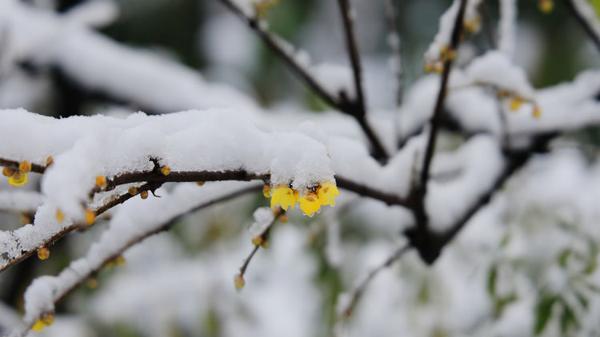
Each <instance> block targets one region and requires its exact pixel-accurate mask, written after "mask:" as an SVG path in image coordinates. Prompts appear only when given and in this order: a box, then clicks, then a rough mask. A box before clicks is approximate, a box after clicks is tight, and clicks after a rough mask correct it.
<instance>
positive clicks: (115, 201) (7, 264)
mask: <svg viewBox="0 0 600 337" xmlns="http://www.w3.org/2000/svg"><path fill="white" fill-rule="evenodd" d="M158 186H160V184H157V183H147V184H144V185H142V186H140V187H138V191H139V192H142V191H149V190H154V189H156V188H157V187H158ZM138 194H139V193H138ZM135 195H136V194H130V193H129V192H127V193H124V194H121V195H119V196H118V197H117V198H114V199H111V200H109V201H108V202H106V203H105V204H104V205H102V206H100V207H99V208H97V209H96V210H95V211H94V213H95V214H96V216H98V215H101V214H103V213H105V212H106V211H108V210H109V209H111V208H113V207H115V206H117V205H120V204H122V203H124V202H125V201H127V200H129V199H131V198H133V197H134V196H135ZM87 228H89V225H86V224H81V223H74V224H72V225H70V226H67V227H65V228H63V229H61V230H60V231H59V232H57V233H55V234H53V235H51V236H50V237H48V238H47V239H45V240H43V242H42V243H41V244H40V245H39V246H40V247H50V246H52V245H54V243H55V242H57V241H58V240H60V239H61V238H63V237H64V236H65V235H67V234H68V233H71V232H74V231H78V230H85V229H87ZM37 248H38V247H35V248H33V249H28V250H21V252H20V254H19V255H18V256H16V257H13V258H11V259H9V260H8V261H7V262H5V263H4V264H1V265H0V272H2V271H3V270H5V269H7V268H9V267H11V266H13V265H15V264H17V263H19V262H21V261H23V260H25V259H27V258H29V257H30V256H31V255H33V254H34V253H35V252H36V251H37Z"/></svg>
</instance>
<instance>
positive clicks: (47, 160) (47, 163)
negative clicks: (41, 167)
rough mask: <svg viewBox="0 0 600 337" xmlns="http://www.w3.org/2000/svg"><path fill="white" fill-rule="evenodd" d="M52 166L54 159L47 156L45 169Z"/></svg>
mask: <svg viewBox="0 0 600 337" xmlns="http://www.w3.org/2000/svg"><path fill="white" fill-rule="evenodd" d="M52 164H54V158H53V157H52V156H48V157H47V158H46V167H48V166H50V165H52Z"/></svg>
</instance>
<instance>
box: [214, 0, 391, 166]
mask: <svg viewBox="0 0 600 337" xmlns="http://www.w3.org/2000/svg"><path fill="white" fill-rule="evenodd" d="M219 1H221V3H223V5H225V6H226V7H227V8H228V9H229V10H231V11H232V12H233V13H234V14H236V15H237V16H238V17H239V18H240V19H242V20H243V21H244V22H245V23H246V24H247V25H248V27H250V29H252V30H253V31H254V32H255V33H256V34H257V35H258V37H260V38H261V40H262V41H263V42H264V43H265V44H266V45H267V46H268V47H269V48H270V49H271V50H272V51H273V52H274V53H275V54H276V55H277V56H278V57H279V58H280V59H281V60H282V61H283V62H284V63H285V64H286V65H287V66H288V67H289V68H290V69H291V70H292V72H293V73H295V74H296V75H297V76H298V77H300V78H301V79H302V80H303V81H304V82H305V83H306V84H307V85H308V87H310V88H311V89H312V90H313V91H314V92H315V93H316V94H317V95H318V96H319V97H320V98H321V99H323V101H325V103H327V104H328V105H330V106H332V107H333V108H335V109H337V110H339V111H340V112H343V113H345V114H347V115H350V116H352V117H354V118H355V119H356V121H357V122H358V124H359V125H360V127H361V128H362V129H363V131H364V133H365V135H366V137H367V139H368V140H369V142H370V143H371V146H372V148H373V155H374V157H375V158H377V159H379V160H382V161H385V160H386V159H387V154H386V152H385V149H384V147H383V145H382V143H381V141H380V140H379V138H378V137H377V136H376V135H375V132H374V131H373V129H372V128H371V127H370V125H369V124H368V122H367V120H366V114H365V109H364V107H362V108H360V107H358V106H357V104H355V103H354V102H352V101H350V100H348V98H347V97H345V96H344V95H340V97H336V96H334V95H333V94H332V93H330V92H329V91H327V89H325V88H324V87H323V86H322V85H321V84H320V83H319V81H317V80H316V79H315V78H314V76H313V75H312V74H310V73H309V72H308V71H307V70H306V69H305V68H304V67H303V66H302V65H301V64H300V63H299V62H298V61H297V60H296V59H295V58H294V57H293V56H292V55H290V51H289V50H287V49H285V47H284V46H283V45H282V44H281V42H280V41H279V40H278V38H277V37H276V36H275V35H273V34H271V33H270V32H269V31H268V30H267V29H265V28H264V27H263V26H262V25H261V22H260V20H259V19H257V18H254V17H249V16H247V15H246V14H245V13H244V12H243V11H242V10H241V9H240V8H239V7H238V6H237V5H236V4H235V3H233V1H231V0H219ZM361 95H362V90H361Z"/></svg>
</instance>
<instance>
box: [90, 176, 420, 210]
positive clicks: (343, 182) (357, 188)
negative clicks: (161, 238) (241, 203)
mask: <svg viewBox="0 0 600 337" xmlns="http://www.w3.org/2000/svg"><path fill="white" fill-rule="evenodd" d="M225 180H235V181H252V180H261V181H263V182H264V183H268V182H269V180H270V176H269V175H268V174H257V173H251V172H248V171H246V170H242V169H240V170H229V171H173V172H171V173H170V174H169V175H167V176H165V175H163V174H161V173H160V172H157V171H156V170H153V171H138V172H127V173H123V174H120V175H118V176H116V177H114V178H110V179H108V180H107V185H106V187H105V188H104V189H99V188H95V189H94V190H93V191H92V193H96V192H101V191H110V190H112V189H114V188H115V187H117V186H119V185H123V184H131V183H140V182H148V183H150V182H151V183H161V184H163V183H167V182H196V181H202V182H206V181H225ZM335 180H336V184H337V186H338V187H339V188H342V189H345V190H347V191H351V192H354V193H356V194H358V195H360V196H362V197H367V198H371V199H375V200H379V201H382V202H384V203H386V204H387V205H396V206H404V207H410V206H411V203H410V201H409V200H407V199H404V198H402V197H400V196H398V195H395V194H390V193H386V192H382V191H380V190H377V189H375V188H372V187H369V186H367V185H363V184H360V183H357V182H354V181H352V180H349V179H346V178H344V177H340V176H336V177H335Z"/></svg>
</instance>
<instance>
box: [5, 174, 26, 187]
mask: <svg viewBox="0 0 600 337" xmlns="http://www.w3.org/2000/svg"><path fill="white" fill-rule="evenodd" d="M27 181H28V177H27V173H25V172H21V171H17V172H15V174H13V175H12V176H10V177H9V178H8V184H9V185H12V186H15V187H20V186H23V185H25V184H27Z"/></svg>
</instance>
